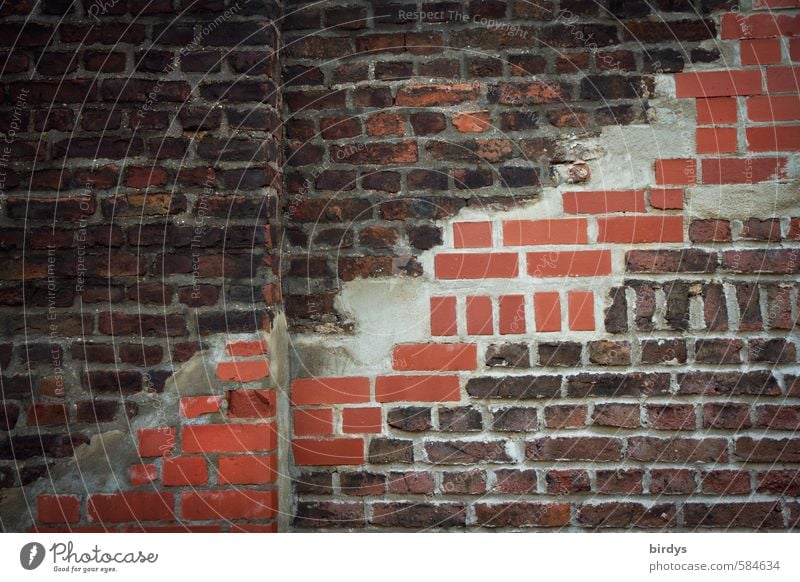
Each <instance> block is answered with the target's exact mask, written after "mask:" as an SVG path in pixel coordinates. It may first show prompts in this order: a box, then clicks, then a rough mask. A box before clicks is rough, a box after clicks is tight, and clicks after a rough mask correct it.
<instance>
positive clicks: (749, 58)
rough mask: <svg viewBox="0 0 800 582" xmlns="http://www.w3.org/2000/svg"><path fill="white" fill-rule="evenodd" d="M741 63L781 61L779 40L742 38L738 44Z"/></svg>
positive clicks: (754, 63) (771, 63)
mask: <svg viewBox="0 0 800 582" xmlns="http://www.w3.org/2000/svg"><path fill="white" fill-rule="evenodd" d="M739 51H740V55H741V59H742V65H744V66H747V65H762V66H763V65H774V64H777V63H780V62H781V41H780V40H778V39H777V38H765V39H756V40H743V41H742V42H741V44H740V48H739Z"/></svg>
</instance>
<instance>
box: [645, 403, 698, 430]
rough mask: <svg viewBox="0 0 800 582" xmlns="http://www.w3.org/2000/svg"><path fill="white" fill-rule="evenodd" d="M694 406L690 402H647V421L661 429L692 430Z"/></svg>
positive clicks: (693, 426)
mask: <svg viewBox="0 0 800 582" xmlns="http://www.w3.org/2000/svg"><path fill="white" fill-rule="evenodd" d="M695 418H696V417H695V413H694V406H692V405H691V404H649V405H648V406H647V421H648V422H649V423H650V426H651V427H653V428H655V429H661V430H694V429H695Z"/></svg>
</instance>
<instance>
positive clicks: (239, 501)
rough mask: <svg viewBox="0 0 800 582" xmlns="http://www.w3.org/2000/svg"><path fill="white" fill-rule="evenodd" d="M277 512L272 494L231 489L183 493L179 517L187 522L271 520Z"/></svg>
mask: <svg viewBox="0 0 800 582" xmlns="http://www.w3.org/2000/svg"><path fill="white" fill-rule="evenodd" d="M277 510H278V496H277V493H276V491H275V490H274V489H273V490H271V491H258V490H253V489H233V490H224V491H185V492H183V493H182V494H181V517H182V518H183V519H189V520H210V519H214V520H228V519H271V518H273V517H274V516H275V513H276V512H277Z"/></svg>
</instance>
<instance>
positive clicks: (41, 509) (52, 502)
mask: <svg viewBox="0 0 800 582" xmlns="http://www.w3.org/2000/svg"><path fill="white" fill-rule="evenodd" d="M80 514H81V504H80V500H79V499H78V498H77V497H75V496H74V495H39V497H38V498H37V499H36V520H37V521H38V522H39V523H77V522H78V520H80Z"/></svg>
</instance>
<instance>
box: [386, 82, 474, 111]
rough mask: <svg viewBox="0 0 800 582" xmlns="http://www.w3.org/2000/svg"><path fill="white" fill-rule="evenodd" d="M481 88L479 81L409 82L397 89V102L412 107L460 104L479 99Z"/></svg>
mask: <svg viewBox="0 0 800 582" xmlns="http://www.w3.org/2000/svg"><path fill="white" fill-rule="evenodd" d="M480 90H481V86H480V84H478V83H471V84H469V83H460V84H450V85H437V84H430V85H422V84H407V85H405V86H403V87H401V88H400V89H399V90H398V91H397V97H396V98H395V103H396V104H397V105H399V106H410V107H430V106H431V105H433V106H446V105H458V104H460V103H467V102H469V101H474V100H475V99H477V97H478V96H479V94H480Z"/></svg>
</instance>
